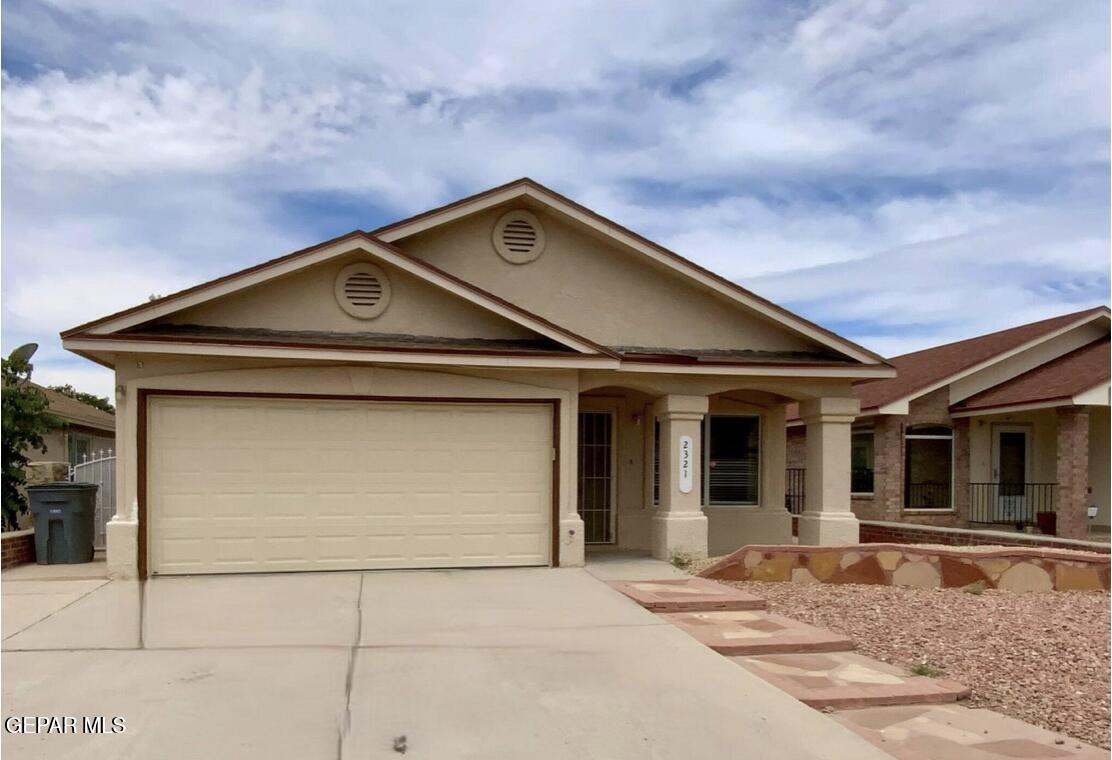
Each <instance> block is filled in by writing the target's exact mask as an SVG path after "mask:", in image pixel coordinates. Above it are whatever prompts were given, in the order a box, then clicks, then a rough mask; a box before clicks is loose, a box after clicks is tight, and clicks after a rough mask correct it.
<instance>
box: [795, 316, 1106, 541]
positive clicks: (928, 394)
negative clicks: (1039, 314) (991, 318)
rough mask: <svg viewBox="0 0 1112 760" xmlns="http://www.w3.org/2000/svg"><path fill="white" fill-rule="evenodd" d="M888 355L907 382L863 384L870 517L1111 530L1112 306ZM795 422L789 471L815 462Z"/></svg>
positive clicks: (862, 458) (859, 452)
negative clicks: (1111, 408)
mask: <svg viewBox="0 0 1112 760" xmlns="http://www.w3.org/2000/svg"><path fill="white" fill-rule="evenodd" d="M889 361H890V362H891V363H892V364H893V365H894V366H895V367H896V369H897V370H898V372H899V375H898V376H897V377H895V378H891V379H887V380H878V381H875V382H871V383H866V384H862V385H858V386H857V387H856V393H857V396H858V397H859V398H860V400H861V413H860V415H859V416H858V417H857V419H856V420H855V422H854V425H853V453H852V465H851V473H850V477H851V483H852V486H851V487H852V491H853V499H852V503H853V511H854V513H855V514H856V515H857V516H858V518H860V519H870V520H884V521H896V522H913V523H923V524H930V525H944V526H951V527H976V526H982V527H998V528H999V527H1004V526H1011V527H1013V528H1014V527H1015V526H1023V527H1027V526H1038V525H1039V524H1040V522H1041V524H1042V528H1043V529H1044V531H1049V530H1050V529H1051V523H1052V521H1053V522H1055V523H1056V527H1055V530H1056V532H1057V534H1058V535H1060V536H1063V537H1067V538H1085V537H1086V536H1087V535H1088V533H1089V525H1090V524H1092V525H1096V526H1100V529H1101V532H1102V533H1103V534H1105V535H1106V534H1107V531H1108V525H1109V515H1110V510H1109V456H1110V454H1109V435H1110V434H1109V374H1110V372H1109V310H1108V308H1107V307H1103V306H1102V307H1098V308H1093V309H1088V310H1086V311H1082V312H1078V313H1076V314H1066V315H1064V316H1061V317H1055V318H1053V319H1046V320H1042V321H1040V322H1034V323H1031V324H1027V325H1022V326H1020V327H1014V328H1012V329H1010V330H1002V331H1000V332H995V333H991V334H989V335H982V336H979V337H976V338H970V339H968V340H963V341H958V342H957V343H949V344H946V345H944V346H937V347H935V348H929V349H926V350H924V351H916V352H915V353H911V354H905V355H904V356H897V357H895V358H893V359H890V360H889ZM789 426H790V429H789V434H788V441H789V445H788V449H789V454H788V460H789V467H796V468H803V467H806V462H805V455H804V451H805V446H806V443H805V442H806V433H805V431H804V429H803V425H802V423H801V422H799V421H792V422H789ZM1093 507H1095V512H1096V514H1095V516H1094V517H1092V518H1090V517H1089V514H1088V510H1089V509H1090V508H1093ZM1052 514H1054V515H1056V518H1051V517H1050V515H1052ZM1040 515H1041V516H1040Z"/></svg>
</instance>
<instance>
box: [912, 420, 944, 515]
mask: <svg viewBox="0 0 1112 760" xmlns="http://www.w3.org/2000/svg"><path fill="white" fill-rule="evenodd" d="M905 439H906V452H905V455H904V509H950V507H951V506H952V492H953V488H952V485H953V464H954V433H953V430H951V429H950V428H948V427H946V426H945V425H916V426H913V427H910V428H908V430H907V434H906V435H905Z"/></svg>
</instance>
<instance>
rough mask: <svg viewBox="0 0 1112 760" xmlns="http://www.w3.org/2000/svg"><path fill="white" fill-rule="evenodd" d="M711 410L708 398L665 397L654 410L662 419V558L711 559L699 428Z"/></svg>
mask: <svg viewBox="0 0 1112 760" xmlns="http://www.w3.org/2000/svg"><path fill="white" fill-rule="evenodd" d="M708 406H709V404H708V401H707V397H706V396H662V397H661V398H659V399H658V400H657V402H656V404H655V405H654V407H653V411H654V412H655V414H656V416H657V418H658V419H659V420H660V505H659V506H658V507H657V509H656V514H655V515H654V516H653V523H652V526H653V527H652V554H653V556H654V557H656V558H657V559H663V560H670V559H672V556H673V555H675V554H677V553H684V554H687V555H689V556H691V557H692V558H702V557H705V556H707V516H706V515H704V514H703V508H702V503H703V497H702V457H703V454H702V441H701V440H700V439H701V435H700V432H701V430H700V427H699V425H700V423H701V422H702V420H703V417H704V416H705V415H706V413H707V408H708Z"/></svg>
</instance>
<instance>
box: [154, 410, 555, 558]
mask: <svg viewBox="0 0 1112 760" xmlns="http://www.w3.org/2000/svg"><path fill="white" fill-rule="evenodd" d="M147 425H148V427H147V430H148V434H147V448H148V454H147V515H148V520H147V522H148V526H149V527H148V534H147V535H148V548H149V563H148V565H149V569H150V572H151V573H152V574H180V573H229V572H270V571H286V570H352V569H377V568H418V567H477V566H496V565H546V564H548V563H549V554H550V547H551V540H552V538H551V536H552V533H551V531H552V525H551V515H552V468H553V449H552V408H551V406H549V405H547V404H494V403H393V402H369V401H330V400H316V399H312V400H305V399H297V400H293V399H270V398H266V399H263V398H239V397H234V398H233V397H207V396H206V397H200V396H152V397H150V399H149V407H148V413H147Z"/></svg>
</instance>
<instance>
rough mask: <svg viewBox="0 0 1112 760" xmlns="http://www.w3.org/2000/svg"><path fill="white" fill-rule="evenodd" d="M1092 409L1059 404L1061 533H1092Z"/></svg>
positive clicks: (1073, 535)
mask: <svg viewBox="0 0 1112 760" xmlns="http://www.w3.org/2000/svg"><path fill="white" fill-rule="evenodd" d="M1088 506H1089V410H1088V409H1087V408H1085V407H1083V406H1060V407H1058V492H1057V494H1056V495H1055V511H1057V512H1058V535H1059V536H1062V537H1063V538H1082V539H1083V538H1086V537H1088V535H1089V516H1088V513H1087V508H1088Z"/></svg>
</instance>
